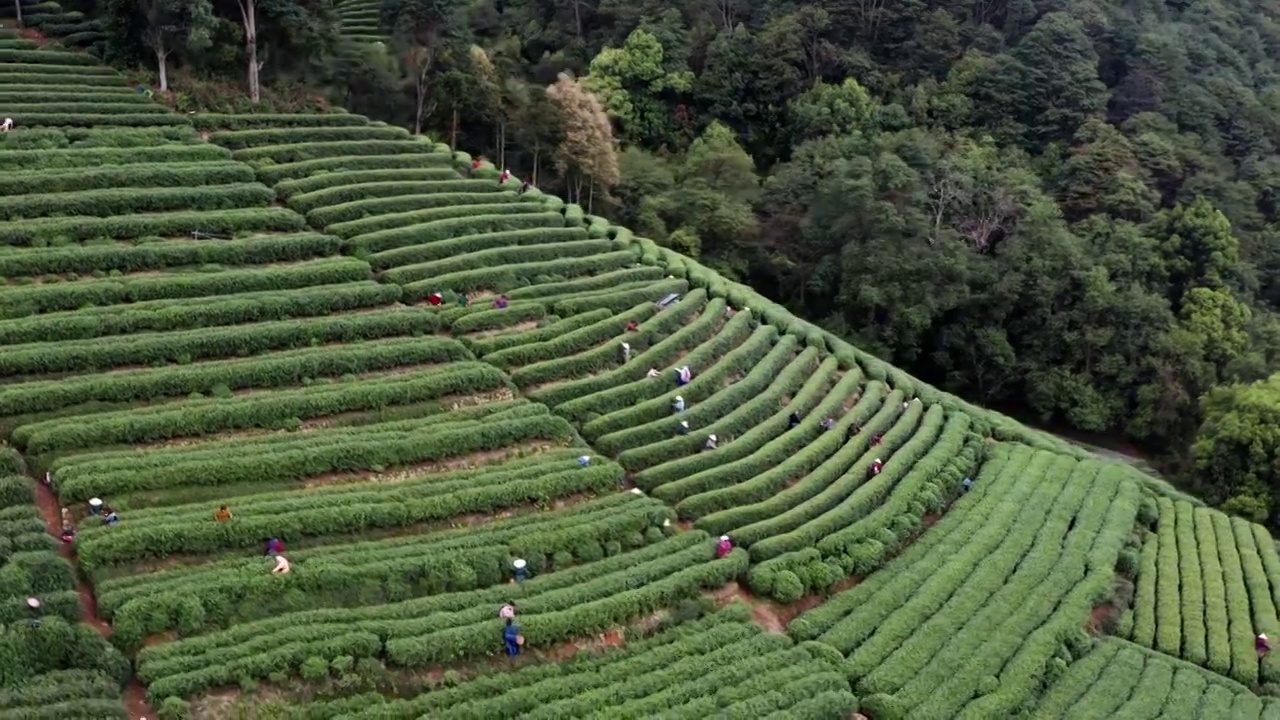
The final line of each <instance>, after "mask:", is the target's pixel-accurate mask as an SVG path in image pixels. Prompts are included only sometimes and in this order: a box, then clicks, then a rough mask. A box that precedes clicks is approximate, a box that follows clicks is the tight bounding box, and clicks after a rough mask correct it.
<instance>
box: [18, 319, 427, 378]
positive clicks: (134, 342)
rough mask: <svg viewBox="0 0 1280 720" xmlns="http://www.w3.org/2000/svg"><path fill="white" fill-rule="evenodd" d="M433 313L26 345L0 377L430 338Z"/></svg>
mask: <svg viewBox="0 0 1280 720" xmlns="http://www.w3.org/2000/svg"><path fill="white" fill-rule="evenodd" d="M439 327H440V321H439V318H438V317H436V315H435V313H433V312H432V311H430V310H426V309H419V308H412V309H410V308H404V309H400V308H395V309H390V310H385V311H378V312H369V313H360V314H357V315H335V316H332V317H321V318H309V319H306V320H283V321H275V322H265V323H256V324H252V325H237V326H231V327H222V328H216V329H200V330H182V331H178V332H172V333H156V334H140V335H126V336H118V337H108V338H101V339H97V340H92V341H79V342H65V343H31V344H27V345H13V346H10V347H9V348H8V349H7V350H6V351H5V352H4V353H0V376H7V377H16V376H19V375H40V374H47V373H63V372H81V373H84V372H94V371H101V370H106V369H110V368H114V367H120V366H123V365H152V364H157V363H165V362H191V361H193V360H199V359H202V358H220V357H232V356H243V355H252V354H256V353H261V352H266V351H268V350H283V349H287V348H297V347H306V346H309V345H315V344H319V343H326V342H355V341H358V340H372V339H375V338H385V337H397V336H402V335H413V334H419V333H430V332H434V331H436V330H437V329H439Z"/></svg>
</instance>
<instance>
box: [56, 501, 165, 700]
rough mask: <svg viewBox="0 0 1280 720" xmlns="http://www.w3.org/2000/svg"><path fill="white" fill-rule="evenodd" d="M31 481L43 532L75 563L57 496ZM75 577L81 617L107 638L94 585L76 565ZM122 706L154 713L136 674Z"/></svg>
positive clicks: (63, 554) (73, 552) (73, 550)
mask: <svg viewBox="0 0 1280 720" xmlns="http://www.w3.org/2000/svg"><path fill="white" fill-rule="evenodd" d="M34 485H35V500H36V507H38V508H40V516H41V517H42V518H44V529H45V532H47V533H49V534H50V535H52V536H54V537H55V538H59V544H60V546H59V552H60V553H61V554H62V556H63V557H65V558H66V559H67V560H69V561H70V562H71V564H72V565H73V566H74V565H75V564H76V563H75V559H76V554H75V548H74V547H73V546H71V545H67V544H66V543H62V541H61V535H62V508H61V506H60V505H59V504H58V499H57V498H56V497H54V496H53V491H52V490H50V489H49V487H48V486H47V485H45V484H44V483H42V482H38V481H36V482H34ZM76 579H77V580H78V583H79V584H78V585H76V592H77V593H79V594H80V615H81V619H82V620H84V622H87V623H89V624H90V625H92V626H93V628H94V629H95V630H97V631H98V632H99V633H100V634H101V635H102V636H103V637H104V638H110V637H111V626H110V625H108V624H107V623H106V622H105V621H103V619H102V618H101V617H98V601H97V600H96V599H95V598H94V596H93V588H92V587H90V586H89V581H88V580H86V579H85V578H84V576H83V575H82V574H81V573H80V569H79V568H78V567H77V568H76ZM124 708H125V711H126V712H128V713H129V717H130V718H131V719H132V720H147V719H148V718H153V717H155V712H154V711H152V709H151V706H150V705H148V704H147V691H146V690H144V689H143V687H142V683H140V682H138V679H137V678H136V677H130V678H129V684H128V685H126V686H125V688H124Z"/></svg>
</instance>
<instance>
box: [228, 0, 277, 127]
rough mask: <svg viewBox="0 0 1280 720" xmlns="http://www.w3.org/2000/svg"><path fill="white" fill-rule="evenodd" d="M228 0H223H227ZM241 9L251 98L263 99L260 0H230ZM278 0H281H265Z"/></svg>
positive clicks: (272, 0)
mask: <svg viewBox="0 0 1280 720" xmlns="http://www.w3.org/2000/svg"><path fill="white" fill-rule="evenodd" d="M227 1H228V0H223V2H227ZM229 1H230V2H232V3H234V5H235V8H236V9H237V10H239V11H240V23H241V27H242V28H243V30H244V52H245V56H246V62H247V63H248V68H249V72H248V80H249V99H250V100H252V101H253V102H255V103H256V102H259V101H261V100H262V82H261V80H260V79H259V78H260V73H261V72H262V63H261V62H260V61H259V60H258V2H259V0H229ZM265 1H266V2H277V1H280V0H265Z"/></svg>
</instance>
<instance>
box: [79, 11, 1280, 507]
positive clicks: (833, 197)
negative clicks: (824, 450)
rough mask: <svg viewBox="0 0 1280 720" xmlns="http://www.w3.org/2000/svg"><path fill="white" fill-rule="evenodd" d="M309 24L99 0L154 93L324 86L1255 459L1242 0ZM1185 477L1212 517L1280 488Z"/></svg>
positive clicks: (950, 342)
mask: <svg viewBox="0 0 1280 720" xmlns="http://www.w3.org/2000/svg"><path fill="white" fill-rule="evenodd" d="M149 2H150V0H149ZM245 3H248V4H249V5H255V4H256V6H257V13H258V20H257V25H256V33H257V35H256V46H255V43H254V42H253V41H252V40H251V39H246V27H247V26H246V23H245V16H244V14H243V12H242V10H243V6H244V4H245ZM333 4H334V0H256V3H255V2H251V0H213V2H212V3H211V7H212V11H213V19H212V20H211V21H206V20H204V19H199V18H196V19H199V22H196V21H195V20H196V19H189V18H187V16H185V15H183V16H181V17H179V18H178V19H177V20H175V21H173V22H171V23H169V24H167V25H165V26H164V27H162V28H158V29H157V28H156V27H153V26H154V25H155V22H156V21H155V20H153V14H148V12H143V11H142V10H139V9H137V8H138V5H137V4H136V3H121V2H120V1H119V0H102V2H101V3H100V5H101V6H102V8H104V9H105V10H106V11H107V12H108V13H109V14H112V15H113V18H112V26H111V27H112V28H113V29H112V32H111V34H110V41H109V44H108V48H107V52H108V57H109V58H113V59H115V60H117V61H119V62H126V63H142V64H147V65H150V66H152V67H156V66H157V59H159V60H160V61H163V60H164V59H165V53H168V59H169V62H170V63H174V64H177V65H179V66H181V67H182V74H183V81H182V82H180V83H178V84H177V95H176V96H175V102H178V103H183V102H186V103H188V104H190V103H191V102H192V100H191V97H192V96H196V95H199V93H200V90H199V88H200V87H201V83H207V82H210V81H226V80H228V79H233V78H236V77H240V78H243V77H244V73H243V68H244V67H245V63H246V62H247V63H249V67H250V73H249V78H250V82H252V81H253V78H254V77H256V75H255V73H256V72H257V70H259V69H260V70H261V72H262V77H263V82H264V83H266V85H267V86H268V89H267V92H266V94H265V95H264V99H263V103H264V104H271V103H289V102H294V103H295V104H296V103H297V99H296V93H295V94H292V95H291V94H290V93H289V92H287V90H288V88H290V87H291V86H292V85H291V84H294V83H298V82H303V83H305V84H308V86H309V87H316V86H323V87H325V88H326V89H327V92H328V95H329V97H330V99H331V100H332V101H334V102H337V103H341V104H342V105H343V106H344V107H347V108H348V109H350V110H353V111H357V112H364V113H368V114H371V115H374V116H376V117H378V118H380V119H386V120H388V121H392V122H398V123H402V124H404V125H405V126H406V127H409V128H413V129H421V130H422V131H424V132H428V133H431V134H433V135H435V136H437V137H441V138H444V139H447V140H448V141H450V142H451V143H454V144H456V145H458V146H461V147H466V148H467V149H469V150H472V151H480V152H483V153H485V154H486V155H488V156H490V157H494V158H497V159H498V161H499V163H500V164H502V165H503V166H505V167H510V168H512V169H513V170H514V171H515V172H517V173H519V174H521V175H523V176H528V177H531V178H532V179H534V181H535V182H537V183H539V184H540V185H542V186H546V187H549V188H551V189H553V190H555V191H557V192H561V193H563V194H565V195H568V196H571V197H572V198H574V199H578V200H580V201H581V202H583V204H584V205H585V204H586V203H587V202H590V203H591V205H592V207H593V209H594V211H595V212H598V213H604V214H607V215H609V216H611V217H613V218H614V219H616V220H618V221H620V222H624V223H626V224H629V225H631V226H633V227H635V228H636V229H637V230H638V231H640V232H642V233H644V234H646V235H649V236H651V237H653V238H654V239H655V240H657V241H658V242H660V243H664V244H666V245H669V246H671V247H674V248H678V249H679V250H681V251H682V252H686V253H689V254H692V255H697V256H700V257H702V259H703V260H704V261H705V262H707V263H708V264H710V265H712V266H714V267H716V268H717V269H719V270H720V271H722V272H724V273H726V274H728V275H730V276H733V277H735V278H737V279H740V280H744V281H747V282H750V283H752V284H753V285H755V286H756V287H757V288H759V289H760V290H761V291H763V292H765V293H768V294H770V295H771V296H773V297H774V298H776V299H777V300H778V301H780V302H782V303H785V304H787V305H788V306H790V307H792V308H793V309H795V310H796V311H797V312H800V313H802V314H804V315H805V316H807V317H810V318H812V319H814V320H815V321H817V322H820V323H822V324H824V325H826V326H827V327H829V328H831V329H833V330H836V331H838V332H841V333H843V334H845V335H847V336H848V337H850V338H851V339H852V340H854V341H855V342H857V343H859V344H861V345H863V346H865V347H866V348H867V349H869V350H872V351H874V352H877V353H879V354H881V355H882V356H884V357H885V358H886V359H889V360H891V361H893V362H894V363H897V364H899V365H902V366H904V367H905V368H906V369H908V370H910V371H912V372H914V373H916V374H918V375H920V376H922V377H923V378H925V379H927V380H929V381H932V382H934V383H936V384H939V385H941V386H943V387H945V388H947V389H949V390H952V391H954V392H957V393H959V394H961V395H963V396H965V397H968V398H970V399H972V400H975V401H978V402H983V403H989V404H998V405H1000V406H1003V407H1013V408H1020V409H1022V410H1023V411H1025V412H1026V413H1027V414H1028V415H1029V416H1030V417H1033V418H1038V419H1041V420H1043V421H1046V422H1052V423H1057V424H1060V425H1066V426H1070V427H1073V428H1076V429H1079V430H1083V431H1091V432H1096V433H1108V434H1111V435H1113V436H1126V437H1127V438H1128V439H1129V440H1131V441H1136V442H1137V443H1139V444H1142V445H1145V446H1146V447H1147V448H1149V449H1152V450H1154V451H1156V452H1157V453H1158V454H1160V455H1162V456H1163V457H1164V458H1165V459H1168V460H1173V461H1179V460H1180V461H1184V462H1183V463H1182V467H1184V468H1188V469H1191V468H1198V469H1199V474H1204V473H1205V472H1206V470H1205V468H1206V467H1207V466H1205V465H1204V464H1203V462H1209V461H1207V460H1204V458H1214V459H1213V460H1212V463H1216V465H1214V467H1218V468H1222V467H1231V465H1229V464H1228V461H1227V460H1226V459H1225V457H1226V456H1225V455H1224V453H1226V454H1230V453H1236V456H1235V457H1236V460H1240V458H1245V457H1253V456H1252V455H1249V454H1248V453H1246V452H1245V451H1244V450H1239V448H1241V447H1243V445H1242V443H1243V440H1230V441H1228V440H1226V439H1224V438H1223V433H1224V432H1225V431H1224V430H1223V422H1224V421H1223V420H1222V415H1223V414H1224V413H1227V412H1228V411H1226V410H1223V409H1222V408H1223V407H1225V406H1228V405H1230V406H1232V407H1235V406H1236V405H1239V404H1241V403H1243V400H1239V401H1232V400H1229V398H1236V397H1244V396H1245V395H1250V396H1251V397H1252V395H1266V393H1271V394H1270V395H1266V397H1270V398H1274V394H1275V392H1276V391H1274V390H1267V389H1266V388H1268V387H1270V385H1263V386H1249V389H1247V390H1245V389H1240V388H1234V387H1233V388H1232V389H1230V390H1224V391H1221V392H1222V393H1227V394H1226V395H1222V394H1221V393H1215V392H1214V389H1215V388H1218V387H1222V386H1229V385H1231V384H1233V383H1248V382H1253V381H1257V380H1262V379H1265V378H1267V377H1268V376H1269V375H1271V374H1272V373H1273V372H1275V371H1276V370H1277V369H1278V368H1277V359H1278V358H1280V326H1278V325H1277V321H1276V309H1277V306H1278V305H1280V225H1278V221H1280V217H1278V216H1280V205H1278V203H1277V198H1276V191H1275V185H1276V183H1277V182H1280V158H1277V155H1276V146H1277V143H1280V72H1278V71H1280V63H1278V62H1277V60H1278V59H1280V58H1278V53H1280V50H1278V49H1280V24H1277V17H1276V15H1277V14H1276V12H1274V11H1273V9H1272V8H1271V7H1270V6H1267V5H1261V6H1259V5H1256V4H1251V3H1245V2H1243V1H1242V0H1206V2H1202V3H1187V2H1168V3H1163V4H1151V3H1137V4H1135V3H1120V2H1117V1H1116V0H1087V1H1085V2H1077V3H1074V4H1072V5H1064V4H1062V3H1054V2H1033V0H964V1H963V2H959V1H957V0H928V1H923V0H912V1H911V2H902V3H885V2H877V1H876V0H859V2H856V3H847V2H833V1H832V0H821V1H819V2H816V3H813V2H809V3H797V2H792V1H791V0H640V1H639V2H622V1H621V0H565V1H564V2H556V3H546V2H534V1H533V0H474V1H471V2H461V1H460V0H394V1H391V0H388V1H387V2H384V3H383V13H382V19H383V31H384V33H385V35H386V38H387V41H386V43H385V44H383V45H380V46H379V45H372V46H371V45H355V44H353V43H350V42H342V41H341V40H340V39H339V35H338V34H337V30H338V28H337V26H336V24H335V23H334V22H333V21H332V18H333V11H334V8H333ZM151 5H155V6H156V7H160V8H164V7H168V6H167V5H166V4H165V3H163V2H158V0H156V2H151V4H148V3H143V4H142V6H143V7H151ZM197 5H198V4H197ZM193 7H195V6H194V5H193ZM166 12H167V13H169V14H172V13H171V12H170V11H166ZM167 16H168V15H166V17H167ZM210 22H211V23H212V27H207V26H208V25H209V23H210ZM206 34H207V35H208V37H209V38H210V40H211V42H208V43H207V44H206V42H205V40H204V38H205V35H206ZM156 38H159V39H160V40H159V42H160V43H161V46H157V40H156ZM254 47H256V48H257V53H258V57H257V63H258V66H257V69H255V66H254V60H253V59H252V58H251V57H249V54H250V53H251V51H252V50H253V48H254ZM282 88H283V89H282ZM199 98H200V100H199V102H203V103H204V104H206V105H209V104H211V103H213V102H215V100H214V96H211V95H209V94H207V93H206V94H204V95H199ZM602 112H603V113H607V115H608V117H609V119H610V120H611V123H606V125H611V127H602V126H601V125H600V124H599V122H598V121H599V119H600V117H601V113H602ZM1206 394H1207V396H1208V398H1209V399H1206V400H1205V402H1204V404H1203V405H1202V403H1201V398H1202V397H1205V396H1206ZM1224 398H1228V399H1224ZM1230 412H1244V410H1239V411H1236V410H1232V411H1230ZM1202 422H1204V431H1203V432H1204V435H1203V437H1202V438H1201V439H1200V442H1199V444H1196V445H1195V447H1196V451H1195V454H1194V463H1191V462H1185V461H1189V460H1190V459H1191V458H1192V454H1191V452H1190V449H1191V447H1192V444H1193V441H1194V440H1195V437H1196V433H1197V432H1198V430H1199V428H1200V425H1201V423H1202ZM1233 448H1236V449H1233ZM1211 450H1212V452H1211ZM1240 461H1243V460H1240ZM1233 462H1234V461H1233ZM1251 462H1252V461H1251ZM1212 477H1215V478H1219V480H1217V481H1215V482H1219V485H1220V488H1219V490H1220V492H1217V491H1215V493H1216V494H1215V493H1211V494H1215V496H1217V497H1218V499H1220V500H1223V501H1225V500H1227V499H1229V498H1231V497H1236V496H1238V495H1242V494H1244V495H1249V496H1250V497H1253V498H1254V499H1261V500H1263V501H1264V502H1266V503H1269V502H1270V500H1267V499H1265V498H1263V496H1264V495H1266V494H1267V493H1270V492H1271V488H1272V485H1273V483H1274V482H1277V480H1275V479H1273V477H1272V475H1271V474H1269V473H1268V472H1256V473H1254V474H1252V475H1250V477H1251V478H1255V480H1251V481H1250V482H1252V483H1253V485H1249V486H1248V487H1243V488H1237V487H1236V486H1235V485H1232V484H1231V483H1229V482H1227V481H1226V480H1223V479H1221V478H1222V476H1221V475H1217V474H1214V475H1212ZM1255 486H1256V487H1255ZM1241 502H1243V501H1241Z"/></svg>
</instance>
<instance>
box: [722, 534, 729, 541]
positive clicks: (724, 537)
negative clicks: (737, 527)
mask: <svg viewBox="0 0 1280 720" xmlns="http://www.w3.org/2000/svg"><path fill="white" fill-rule="evenodd" d="M720 539H721V540H728V539H729V536H728V535H721V536H720Z"/></svg>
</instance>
